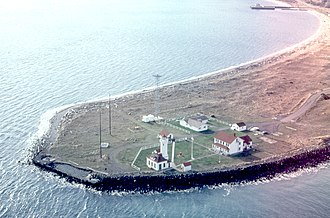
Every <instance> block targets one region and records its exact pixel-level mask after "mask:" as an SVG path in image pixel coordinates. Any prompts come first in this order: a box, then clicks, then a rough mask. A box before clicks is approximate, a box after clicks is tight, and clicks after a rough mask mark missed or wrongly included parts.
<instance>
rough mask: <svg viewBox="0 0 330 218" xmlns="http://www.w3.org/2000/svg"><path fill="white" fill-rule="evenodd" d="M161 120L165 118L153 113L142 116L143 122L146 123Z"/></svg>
mask: <svg viewBox="0 0 330 218" xmlns="http://www.w3.org/2000/svg"><path fill="white" fill-rule="evenodd" d="M159 120H163V118H162V117H155V116H154V115H152V114H149V115H147V116H142V122H144V123H150V122H155V121H159Z"/></svg>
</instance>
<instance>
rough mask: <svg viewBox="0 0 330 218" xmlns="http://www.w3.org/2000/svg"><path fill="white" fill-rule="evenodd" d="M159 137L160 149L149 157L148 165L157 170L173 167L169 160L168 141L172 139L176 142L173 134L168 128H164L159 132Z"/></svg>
mask: <svg viewBox="0 0 330 218" xmlns="http://www.w3.org/2000/svg"><path fill="white" fill-rule="evenodd" d="M158 138H159V149H157V150H156V151H155V152H154V153H153V154H152V155H151V156H149V157H147V166H148V167H149V168H151V169H154V170H156V171H160V170H164V169H167V168H170V167H171V161H169V160H168V143H169V142H170V141H173V143H175V142H174V139H173V134H171V133H169V132H168V131H166V130H162V131H161V132H160V133H159V134H158ZM173 146H175V144H173ZM173 152H174V151H173ZM172 156H173V155H172Z"/></svg>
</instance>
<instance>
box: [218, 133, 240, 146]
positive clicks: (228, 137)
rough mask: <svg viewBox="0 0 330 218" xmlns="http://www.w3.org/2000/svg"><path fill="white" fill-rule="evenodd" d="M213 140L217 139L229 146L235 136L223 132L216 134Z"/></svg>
mask: <svg viewBox="0 0 330 218" xmlns="http://www.w3.org/2000/svg"><path fill="white" fill-rule="evenodd" d="M214 138H216V139H219V140H220V141H223V142H227V143H228V144H231V143H232V142H233V141H234V140H235V139H236V138H237V137H236V136H235V135H231V134H228V133H226V132H224V131H220V132H218V133H217V134H216V135H215V136H214Z"/></svg>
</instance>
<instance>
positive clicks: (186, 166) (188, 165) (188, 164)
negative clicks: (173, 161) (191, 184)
mask: <svg viewBox="0 0 330 218" xmlns="http://www.w3.org/2000/svg"><path fill="white" fill-rule="evenodd" d="M181 169H182V171H183V172H188V171H190V170H191V162H184V163H182V164H181Z"/></svg>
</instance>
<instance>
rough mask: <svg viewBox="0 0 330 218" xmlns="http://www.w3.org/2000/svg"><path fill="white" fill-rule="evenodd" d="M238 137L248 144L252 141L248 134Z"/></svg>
mask: <svg viewBox="0 0 330 218" xmlns="http://www.w3.org/2000/svg"><path fill="white" fill-rule="evenodd" d="M240 138H241V139H243V141H244V143H246V144H249V143H250V142H252V139H251V138H250V136H248V135H245V136H241V137H240Z"/></svg>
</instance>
